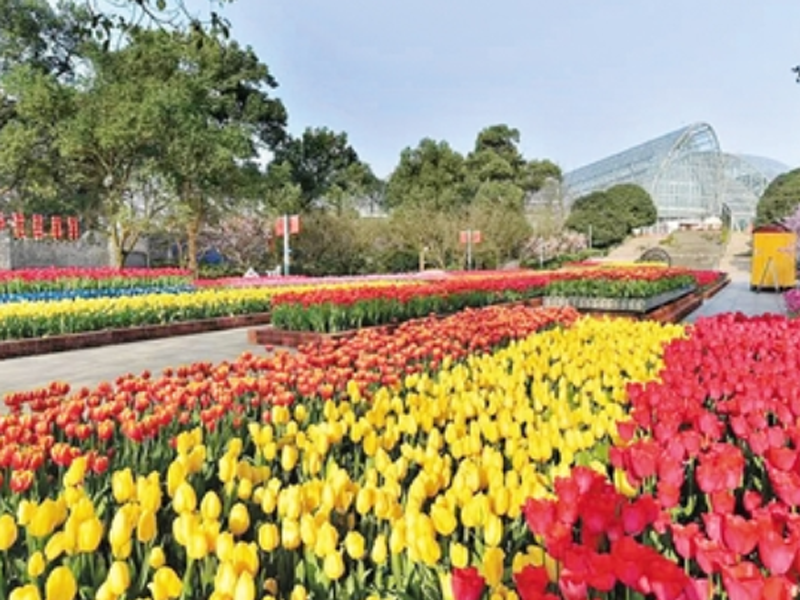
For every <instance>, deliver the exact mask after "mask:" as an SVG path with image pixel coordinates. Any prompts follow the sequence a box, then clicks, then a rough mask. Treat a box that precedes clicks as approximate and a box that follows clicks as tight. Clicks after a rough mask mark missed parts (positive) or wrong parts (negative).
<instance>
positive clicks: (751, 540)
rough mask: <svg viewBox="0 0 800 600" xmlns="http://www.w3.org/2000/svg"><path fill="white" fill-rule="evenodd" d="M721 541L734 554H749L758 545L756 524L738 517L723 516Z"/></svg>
mask: <svg viewBox="0 0 800 600" xmlns="http://www.w3.org/2000/svg"><path fill="white" fill-rule="evenodd" d="M722 539H723V541H724V543H725V545H726V546H727V547H728V548H729V549H730V550H731V551H733V552H735V553H736V554H739V555H741V556H745V555H747V554H750V553H751V552H752V551H753V549H755V547H756V544H758V539H759V536H758V523H757V522H756V521H749V520H747V519H744V518H743V517H740V516H739V515H725V516H724V517H722Z"/></svg>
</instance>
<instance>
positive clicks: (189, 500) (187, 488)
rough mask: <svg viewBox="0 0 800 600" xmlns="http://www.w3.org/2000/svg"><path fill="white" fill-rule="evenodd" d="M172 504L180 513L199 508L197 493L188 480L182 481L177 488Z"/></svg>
mask: <svg viewBox="0 0 800 600" xmlns="http://www.w3.org/2000/svg"><path fill="white" fill-rule="evenodd" d="M172 506H173V507H174V509H175V512H176V513H178V514H183V513H190V512H194V510H195V509H196V508H197V495H196V494H195V493H194V488H193V487H192V486H191V485H190V484H189V483H188V482H187V481H185V480H184V481H181V482H180V483H179V484H178V486H177V487H176V488H175V493H174V494H173V498H172Z"/></svg>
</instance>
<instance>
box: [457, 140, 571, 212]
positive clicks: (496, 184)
mask: <svg viewBox="0 0 800 600" xmlns="http://www.w3.org/2000/svg"><path fill="white" fill-rule="evenodd" d="M519 142H520V133H519V130H517V129H515V128H512V127H509V126H508V125H505V124H501V125H491V126H489V127H486V128H485V129H483V130H482V131H480V132H479V133H478V136H477V139H476V140H475V147H474V149H473V151H472V152H471V153H470V154H469V155H468V156H467V160H466V168H467V179H468V182H469V188H470V191H471V194H472V195H473V196H474V199H475V200H476V201H490V202H496V203H499V204H502V205H504V206H512V207H517V208H519V209H521V208H522V206H523V204H524V202H525V199H526V198H527V197H528V196H529V195H530V194H533V193H535V192H537V191H538V190H539V189H540V188H541V187H542V186H543V185H544V184H545V182H546V181H547V179H548V178H550V177H552V178H555V179H560V178H561V171H560V169H559V168H558V166H557V165H555V164H554V163H552V162H550V161H536V160H532V161H528V160H526V159H525V157H524V156H523V155H522V152H521V151H520V149H519Z"/></svg>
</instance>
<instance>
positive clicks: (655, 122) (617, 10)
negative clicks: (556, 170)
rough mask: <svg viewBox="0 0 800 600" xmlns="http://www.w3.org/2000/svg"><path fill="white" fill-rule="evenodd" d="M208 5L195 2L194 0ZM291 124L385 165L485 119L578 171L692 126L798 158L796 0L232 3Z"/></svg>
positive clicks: (237, 31) (734, 146)
mask: <svg viewBox="0 0 800 600" xmlns="http://www.w3.org/2000/svg"><path fill="white" fill-rule="evenodd" d="M202 2H203V0H195V1H194V2H192V5H194V6H201V5H205V4H201V3H202ZM223 14H224V15H225V16H227V17H228V18H229V20H230V21H231V23H232V26H233V29H232V36H233V37H234V38H235V39H237V40H239V41H240V42H242V43H244V44H247V45H251V46H252V47H253V48H254V49H255V50H256V52H257V53H258V55H259V56H260V57H261V59H262V60H263V61H264V62H265V63H266V64H267V65H268V66H269V67H270V69H271V71H272V72H273V74H274V75H275V77H276V78H277V80H278V82H279V84H280V87H279V89H278V91H277V94H278V95H279V96H280V97H281V99H282V100H283V101H284V103H285V104H286V107H287V109H288V112H289V121H290V123H289V125H290V130H291V131H292V132H293V133H299V132H301V131H302V130H303V129H304V128H305V127H307V126H327V127H329V128H331V129H334V130H337V131H340V130H344V131H346V132H347V133H348V135H349V136H350V140H351V142H352V144H353V146H354V147H355V148H356V150H357V151H358V153H359V154H360V156H361V157H362V159H363V160H366V161H367V162H368V163H370V164H371V165H372V167H373V169H374V170H375V172H376V174H378V175H380V176H385V175H388V174H389V173H390V172H391V170H392V169H393V168H394V166H395V165H396V163H397V160H398V157H399V154H400V151H401V150H402V149H403V148H405V147H407V146H415V145H416V144H417V143H418V142H419V140H420V139H422V138H423V137H432V138H434V139H443V140H447V141H448V142H449V143H450V144H451V145H452V146H453V147H454V148H456V149H457V150H459V151H460V152H467V151H469V150H470V148H471V147H472V144H473V142H474V139H475V135H476V134H477V132H478V131H479V130H480V129H481V128H483V127H484V126H487V125H490V124H495V123H507V124H509V125H511V126H513V127H516V128H517V129H519V130H520V132H521V136H522V143H521V148H522V150H523V152H524V153H525V155H526V157H528V158H549V159H551V160H553V161H555V162H557V163H558V164H560V165H561V166H562V168H563V169H564V170H570V169H572V168H575V167H579V166H582V165H584V164H586V163H589V162H593V161H595V160H598V159H601V158H604V157H605V156H607V155H609V154H612V153H615V152H619V151H622V150H625V149H626V148H628V147H630V146H631V145H635V144H638V143H641V142H644V141H647V140H648V139H651V138H653V137H656V136H658V135H660V134H663V133H667V132H669V131H672V130H674V129H677V128H679V127H681V126H683V125H688V124H690V123H693V122H696V121H705V122H708V123H710V124H711V125H712V126H713V127H714V129H715V130H716V132H717V135H718V136H719V139H720V142H721V145H722V147H723V149H724V150H726V151H729V152H742V153H749V154H761V155H765V156H769V157H771V158H775V159H777V160H780V161H782V162H785V163H787V164H788V165H790V166H792V167H796V166H800V84H796V83H795V82H794V76H793V74H792V73H791V67H792V66H793V65H795V64H798V63H800V2H796V1H789V0H670V1H663V0H661V1H656V0H602V1H597V0H581V1H578V0H550V1H549V2H542V1H540V0H493V1H492V2H488V1H485V2H478V1H477V0H472V1H471V2H470V1H468V2H464V1H456V0H396V1H394V2H392V1H389V0H235V1H234V2H233V4H230V5H226V6H225V8H224V9H223Z"/></svg>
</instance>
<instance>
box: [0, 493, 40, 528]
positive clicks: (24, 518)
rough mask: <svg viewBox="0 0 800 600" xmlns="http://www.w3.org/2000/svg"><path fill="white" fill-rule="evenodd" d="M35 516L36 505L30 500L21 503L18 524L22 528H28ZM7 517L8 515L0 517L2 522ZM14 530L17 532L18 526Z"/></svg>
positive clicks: (18, 507) (18, 511)
mask: <svg viewBox="0 0 800 600" xmlns="http://www.w3.org/2000/svg"><path fill="white" fill-rule="evenodd" d="M34 514H36V505H35V504H34V503H33V502H31V501H30V500H22V501H21V502H20V503H19V506H17V523H19V526H20V527H27V525H28V523H30V522H31V519H32V518H33V515H34ZM5 516H6V515H3V516H2V517H0V521H1V520H2V519H3V518H4V517H5ZM14 529H15V531H16V525H15V526H14Z"/></svg>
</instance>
